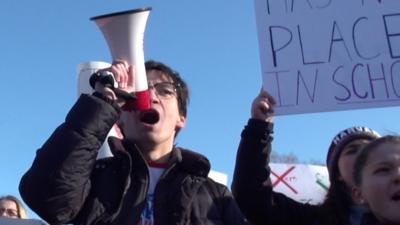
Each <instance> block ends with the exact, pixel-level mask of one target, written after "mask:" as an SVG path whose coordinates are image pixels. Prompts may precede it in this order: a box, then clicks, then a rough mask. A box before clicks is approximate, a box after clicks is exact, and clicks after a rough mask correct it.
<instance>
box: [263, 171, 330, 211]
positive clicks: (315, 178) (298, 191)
mask: <svg viewBox="0 0 400 225" xmlns="http://www.w3.org/2000/svg"><path fill="white" fill-rule="evenodd" d="M269 166H270V168H271V175H270V178H271V182H272V186H273V189H274V191H276V192H280V193H283V194H285V195H286V196H288V197H290V198H292V199H294V200H296V201H298V202H303V203H310V204H318V203H322V202H323V200H324V198H325V195H326V193H327V190H328V187H329V175H328V170H327V169H326V167H325V166H315V165H305V164H283V163H270V164H269Z"/></svg>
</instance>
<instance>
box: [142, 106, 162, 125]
mask: <svg viewBox="0 0 400 225" xmlns="http://www.w3.org/2000/svg"><path fill="white" fill-rule="evenodd" d="M159 120H160V115H159V114H158V112H157V111H156V110H152V109H150V110H147V111H144V112H143V113H142V114H141V115H140V122H143V123H147V124H155V123H157V122H158V121H159Z"/></svg>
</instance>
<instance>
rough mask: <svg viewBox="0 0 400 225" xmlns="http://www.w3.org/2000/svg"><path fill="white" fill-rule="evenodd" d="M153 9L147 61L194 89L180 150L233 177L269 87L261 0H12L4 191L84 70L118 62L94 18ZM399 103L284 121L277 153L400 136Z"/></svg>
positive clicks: (59, 116)
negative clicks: (256, 101)
mask: <svg viewBox="0 0 400 225" xmlns="http://www.w3.org/2000/svg"><path fill="white" fill-rule="evenodd" d="M145 6H151V7H152V8H153V10H152V11H151V13H150V16H149V19H148V23H147V28H146V32H145V38H144V52H145V58H146V59H156V60H159V61H162V62H165V63H167V64H169V65H170V66H172V67H173V68H174V69H176V70H177V71H179V72H180V73H181V75H182V76H183V77H184V79H185V80H186V81H187V82H188V84H189V87H190V89H191V103H190V105H189V111H188V123H187V127H186V128H185V129H184V130H183V131H182V132H181V133H180V135H179V138H178V140H177V143H178V145H180V146H183V147H186V148H189V149H192V150H195V151H198V152H200V153H202V154H204V155H206V156H207V157H208V158H209V159H210V161H211V163H212V169H214V170H217V171H220V172H223V173H226V174H228V175H229V182H230V181H231V176H232V172H233V168H234V162H235V156H236V149H237V145H238V143H239V140H240V132H241V130H242V128H243V126H244V125H245V123H246V122H247V119H248V118H249V115H250V105H251V101H252V99H253V98H254V97H255V96H256V95H257V93H258V92H259V89H260V87H261V74H260V71H261V68H260V62H259V52H258V42H257V32H256V24H255V13H254V7H253V1H230V2H229V4H227V1H218V0H203V1H178V0H168V1H161V0H159V1H152V0H147V1H146V0H136V1H99V0H97V1H94V0H85V1H79V3H78V2H77V1H76V2H71V1H50V0H43V1H28V0H17V1H15V0H5V1H2V6H1V7H0V20H1V23H0V24H1V30H0V37H1V39H0V65H1V66H0V74H1V80H2V84H3V85H2V86H1V89H0V94H1V96H3V99H2V103H1V104H2V107H1V110H0V136H1V138H0V140H1V142H2V146H1V152H2V157H1V158H0V165H1V170H0V177H1V179H2V181H1V186H0V194H1V195H3V194H13V195H16V196H19V194H18V190H17V188H18V183H19V179H20V177H21V176H22V174H23V173H24V172H25V171H26V170H27V169H28V168H29V167H30V165H31V163H32V160H33V158H34V156H35V151H36V149H38V148H39V147H40V146H41V145H42V144H43V143H44V141H45V140H46V139H47V138H48V137H49V136H50V134H51V133H52V131H53V130H54V129H55V128H56V127H57V126H58V125H59V124H60V123H61V122H62V121H63V119H64V117H65V115H66V113H67V112H68V110H69V108H70V107H71V106H72V105H73V103H74V101H75V100H76V87H77V84H76V66H77V65H78V64H79V63H81V62H85V61H90V60H101V61H110V54H109V52H108V47H107V46H106V43H105V41H104V39H103V36H102V34H101V33H100V31H99V30H98V28H97V27H96V25H95V24H94V23H93V22H92V21H90V20H89V18H90V17H92V16H96V15H100V14H105V13H110V12H116V11H122V10H128V9H134V8H141V7H145ZM398 115H400V110H399V108H398V107H390V108H380V109H368V110H352V111H342V112H331V113H313V114H303V115H291V116H282V117H278V118H276V120H275V135H274V136H275V139H274V143H273V148H274V149H275V150H276V151H278V152H279V153H283V154H285V153H294V154H296V155H298V157H299V158H300V159H301V160H304V161H307V160H309V159H315V160H320V161H324V160H325V153H326V150H327V148H328V146H329V143H330V140H331V138H332V137H333V136H334V135H335V134H336V133H337V132H338V131H340V130H342V129H343V128H347V127H349V126H353V125H367V126H370V127H371V128H374V129H375V130H377V131H378V132H380V133H382V134H389V133H399V131H400V125H399V124H398V122H397V120H398Z"/></svg>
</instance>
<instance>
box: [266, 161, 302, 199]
mask: <svg viewBox="0 0 400 225" xmlns="http://www.w3.org/2000/svg"><path fill="white" fill-rule="evenodd" d="M294 168H296V167H295V166H291V167H289V169H288V170H286V171H285V172H284V173H283V174H282V175H280V176H279V175H278V174H276V173H275V172H274V171H272V170H271V174H272V175H274V176H275V177H276V180H275V182H274V183H273V184H272V187H275V186H276V185H278V184H279V183H280V182H282V183H283V184H284V185H286V186H287V187H288V188H289V189H290V190H291V191H293V193H295V194H297V191H296V189H294V188H293V187H292V186H290V185H289V184H288V182H286V181H285V180H284V178H285V177H286V176H287V175H288V174H289V173H290V172H292V170H294Z"/></svg>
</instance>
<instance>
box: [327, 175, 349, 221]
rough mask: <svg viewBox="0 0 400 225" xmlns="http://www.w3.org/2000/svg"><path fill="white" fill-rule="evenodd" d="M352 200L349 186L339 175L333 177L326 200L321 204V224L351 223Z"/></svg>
mask: <svg viewBox="0 0 400 225" xmlns="http://www.w3.org/2000/svg"><path fill="white" fill-rule="evenodd" d="M352 202H353V201H352V198H351V195H350V191H349V187H347V185H346V184H345V183H344V181H342V180H339V178H338V177H337V176H336V177H334V178H332V179H331V184H330V186H329V189H328V193H327V194H326V197H325V201H324V202H323V203H322V205H321V210H322V211H323V213H321V215H323V217H322V218H320V224H325V225H330V224H341V225H346V224H350V207H351V205H352ZM332 212H334V213H332Z"/></svg>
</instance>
